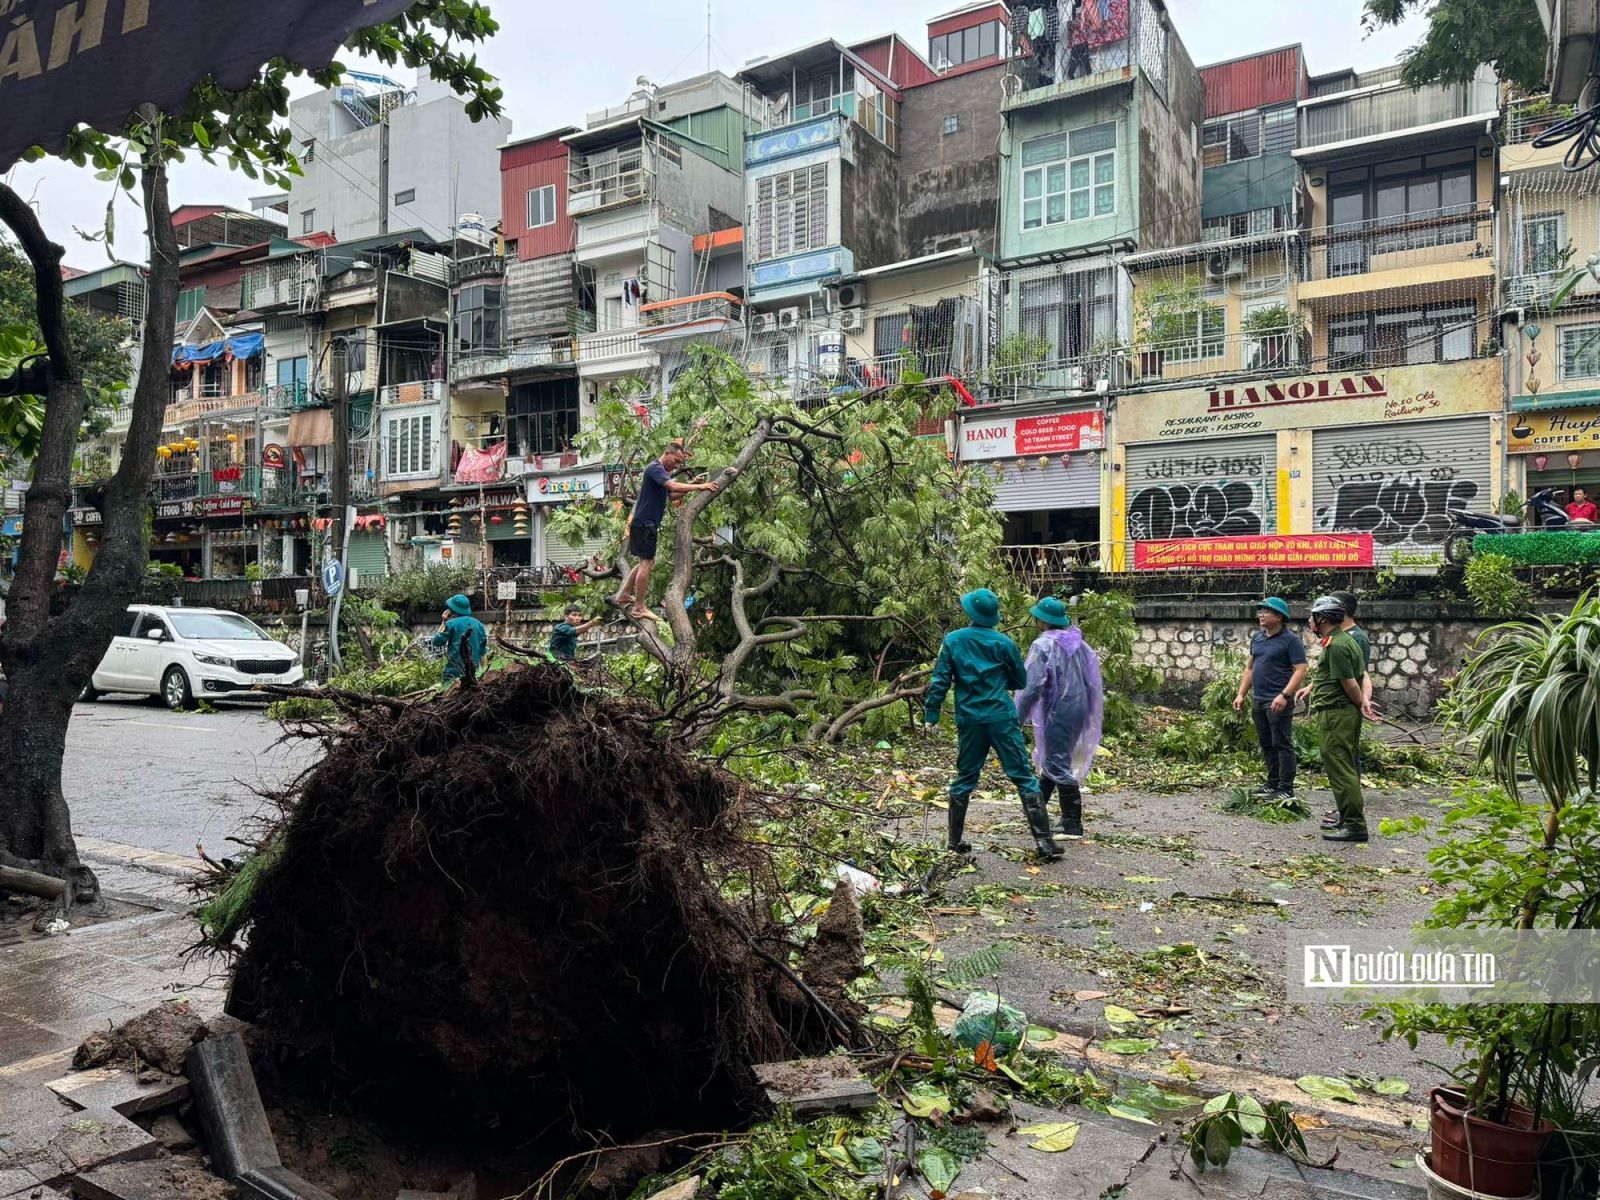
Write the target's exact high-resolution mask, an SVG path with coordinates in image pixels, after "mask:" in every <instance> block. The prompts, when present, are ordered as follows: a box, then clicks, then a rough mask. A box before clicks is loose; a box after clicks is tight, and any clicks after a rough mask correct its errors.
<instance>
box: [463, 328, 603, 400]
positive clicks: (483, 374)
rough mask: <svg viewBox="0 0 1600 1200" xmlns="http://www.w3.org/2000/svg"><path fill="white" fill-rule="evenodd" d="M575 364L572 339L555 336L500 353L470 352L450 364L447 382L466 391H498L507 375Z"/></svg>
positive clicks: (502, 350) (492, 351)
mask: <svg viewBox="0 0 1600 1200" xmlns="http://www.w3.org/2000/svg"><path fill="white" fill-rule="evenodd" d="M576 361H577V360H576V358H575V357H574V353H573V346H572V339H571V338H570V337H561V336H556V337H552V338H550V339H549V340H548V341H532V342H525V343H523V344H521V345H517V346H509V347H506V348H504V349H500V350H488V349H484V350H474V351H471V352H470V353H468V354H466V355H464V356H462V357H460V358H457V359H456V360H455V361H454V362H452V363H451V364H450V382H451V383H453V384H456V385H458V386H465V387H469V388H470V387H471V385H472V384H474V383H485V384H488V385H490V386H493V387H496V388H498V387H499V386H500V385H501V384H502V383H504V382H505V378H506V376H507V375H514V374H516V373H517V372H519V371H535V370H538V369H540V368H541V367H570V366H571V365H572V364H573V363H574V362H576Z"/></svg>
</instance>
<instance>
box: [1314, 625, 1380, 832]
mask: <svg viewBox="0 0 1600 1200" xmlns="http://www.w3.org/2000/svg"><path fill="white" fill-rule="evenodd" d="M1366 673H1367V671H1366V662H1365V660H1364V657H1363V655H1362V653H1361V647H1360V646H1359V645H1358V644H1357V643H1356V640H1355V638H1353V637H1351V636H1350V635H1349V634H1348V633H1346V632H1345V631H1344V630H1342V629H1340V630H1335V631H1334V633H1333V636H1332V637H1330V638H1329V639H1328V643H1327V645H1325V646H1324V647H1323V648H1322V657H1321V658H1319V659H1318V660H1317V665H1316V668H1315V669H1314V670H1313V671H1312V672H1311V716H1312V719H1313V720H1314V721H1315V722H1316V726H1317V738H1318V741H1319V743H1320V744H1321V747H1322V769H1323V770H1324V771H1326V772H1327V774H1328V787H1329V788H1331V789H1332V790H1333V802H1334V804H1336V805H1337V806H1338V808H1339V816H1340V818H1341V819H1342V820H1343V821H1344V824H1345V827H1346V828H1347V829H1349V830H1350V831H1351V832H1352V833H1356V834H1361V835H1363V836H1364V835H1365V834H1366V832H1367V814H1366V804H1365V801H1364V800H1363V798H1362V795H1361V768H1360V765H1359V755H1360V752H1361V707H1360V705H1358V704H1353V703H1352V702H1351V700H1350V697H1349V696H1348V695H1347V694H1346V692H1345V690H1344V684H1343V682H1342V681H1343V680H1346V679H1353V680H1355V682H1356V685H1357V686H1358V687H1359V686H1360V684H1361V681H1362V679H1363V678H1364V677H1365V676H1366Z"/></svg>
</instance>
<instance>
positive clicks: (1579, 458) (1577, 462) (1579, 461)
mask: <svg viewBox="0 0 1600 1200" xmlns="http://www.w3.org/2000/svg"><path fill="white" fill-rule="evenodd" d="M1567 466H1569V467H1571V468H1572V469H1573V470H1574V471H1576V470H1577V469H1578V468H1579V467H1581V466H1583V455H1581V454H1579V453H1577V451H1573V453H1571V454H1569V455H1567Z"/></svg>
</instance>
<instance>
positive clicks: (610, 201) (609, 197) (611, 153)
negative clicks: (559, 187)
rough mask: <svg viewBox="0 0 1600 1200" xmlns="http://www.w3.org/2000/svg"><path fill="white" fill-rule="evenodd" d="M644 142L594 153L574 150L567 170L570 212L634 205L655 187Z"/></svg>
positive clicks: (586, 211)
mask: <svg viewBox="0 0 1600 1200" xmlns="http://www.w3.org/2000/svg"><path fill="white" fill-rule="evenodd" d="M649 163H650V159H649V155H648V154H647V152H646V150H645V145H644V142H643V141H639V142H634V143H632V144H630V145H628V146H625V147H622V148H616V149H610V150H602V151H598V152H597V153H594V154H578V153H576V152H574V153H573V154H572V156H571V158H570V160H569V164H568V169H567V213H568V214H569V215H570V216H573V217H581V216H583V215H585V214H587V213H597V212H603V211H604V210H606V209H608V208H615V207H617V206H618V205H623V204H633V203H635V202H636V201H639V200H643V199H644V198H645V197H646V196H649V195H650V194H651V193H652V192H653V191H654V188H655V173H654V172H653V171H652V170H651V169H650V165H649Z"/></svg>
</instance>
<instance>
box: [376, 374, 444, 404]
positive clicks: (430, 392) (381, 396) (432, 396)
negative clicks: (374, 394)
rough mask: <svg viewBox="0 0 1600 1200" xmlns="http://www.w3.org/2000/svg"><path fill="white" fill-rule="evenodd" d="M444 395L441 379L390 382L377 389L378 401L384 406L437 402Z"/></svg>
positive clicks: (440, 400) (441, 399)
mask: <svg viewBox="0 0 1600 1200" xmlns="http://www.w3.org/2000/svg"><path fill="white" fill-rule="evenodd" d="M444 397H445V383H444V380H442V379H424V380H419V381H417V382H415V383H391V384H390V385H389V386H388V387H385V388H381V389H379V392H378V403H379V404H380V405H383V406H384V407H389V406H392V405H404V404H439V403H441V402H442V401H443V400H444Z"/></svg>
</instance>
